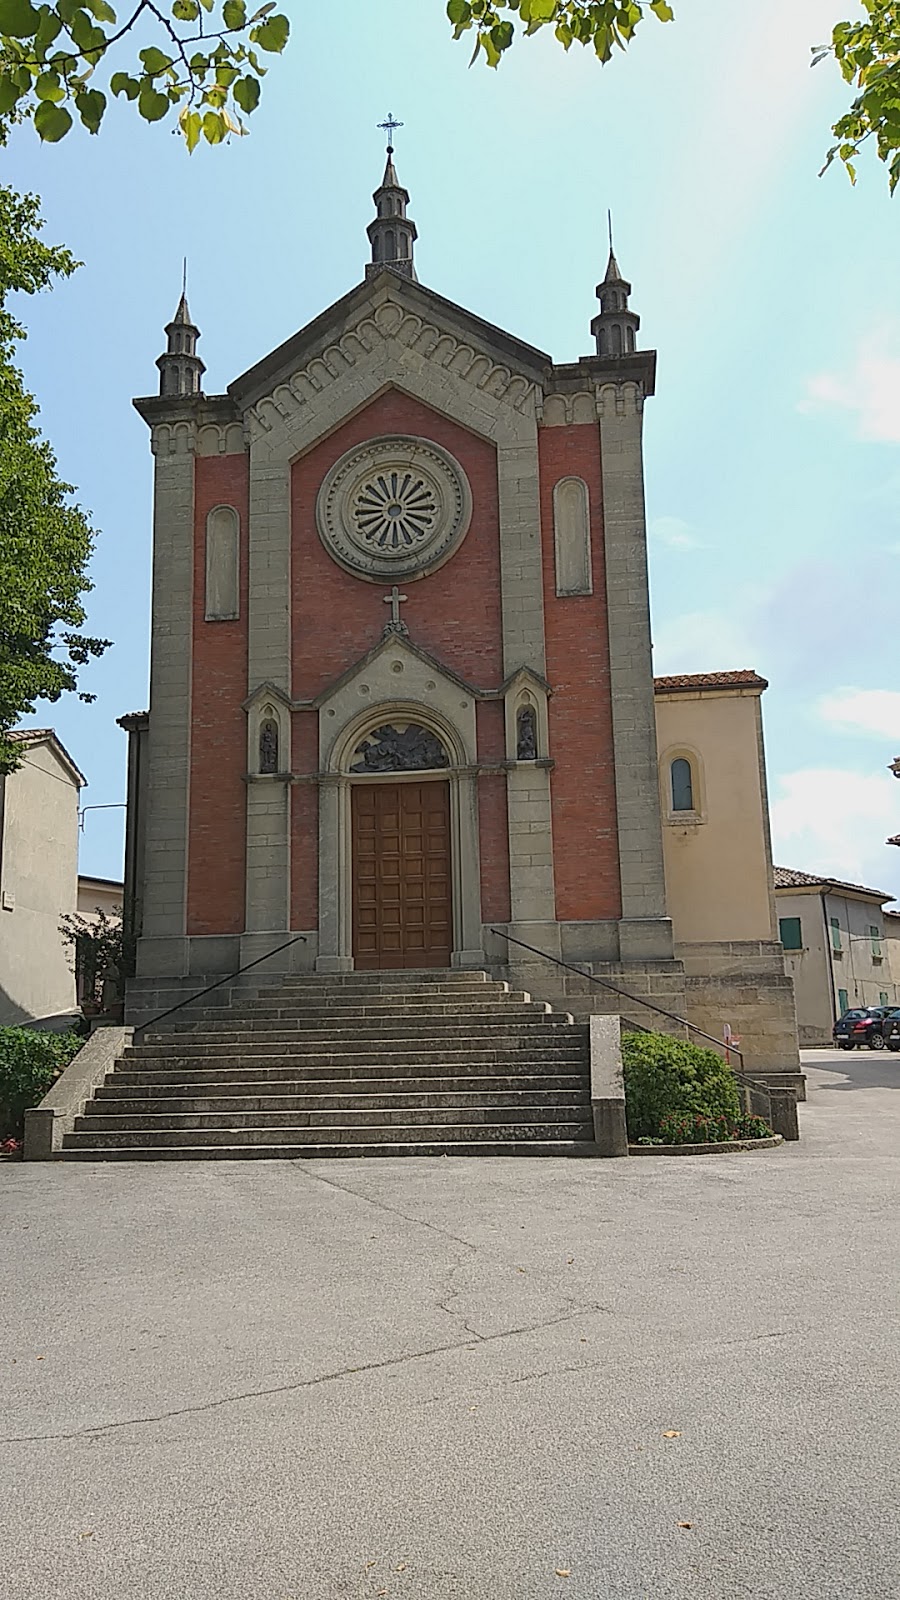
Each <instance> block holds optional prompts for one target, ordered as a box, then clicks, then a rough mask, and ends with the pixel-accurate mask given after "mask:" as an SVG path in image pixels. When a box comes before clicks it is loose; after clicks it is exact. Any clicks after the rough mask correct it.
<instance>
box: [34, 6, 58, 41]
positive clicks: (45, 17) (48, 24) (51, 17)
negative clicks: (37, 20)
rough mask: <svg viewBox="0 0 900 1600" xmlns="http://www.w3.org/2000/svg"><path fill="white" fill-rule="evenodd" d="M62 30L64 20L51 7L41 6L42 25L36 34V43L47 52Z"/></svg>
mask: <svg viewBox="0 0 900 1600" xmlns="http://www.w3.org/2000/svg"><path fill="white" fill-rule="evenodd" d="M61 29H62V19H61V18H60V17H59V16H57V14H56V12H55V11H53V10H52V9H51V7H50V6H41V25H40V27H39V28H38V31H37V33H36V34H35V43H36V44H37V45H39V46H40V48H41V49H42V50H46V49H47V47H48V46H49V45H51V44H52V43H53V41H54V39H55V38H56V37H57V36H58V34H59V33H60V30H61Z"/></svg>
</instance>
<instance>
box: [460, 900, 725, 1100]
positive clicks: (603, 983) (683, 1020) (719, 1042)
mask: <svg viewBox="0 0 900 1600" xmlns="http://www.w3.org/2000/svg"><path fill="white" fill-rule="evenodd" d="M490 931H491V933H496V934H499V936H500V938H501V939H506V941H507V943H508V944H517V945H519V947H520V948H521V949H522V950H530V951H531V953H532V955H535V956H541V957H542V958H543V960H544V961H552V962H553V965H554V966H555V967H565V969H566V971H567V972H575V973H577V974H578V976H579V978H587V981H588V983H598V984H599V985H600V987H601V988H603V989H610V990H611V991H612V993H613V994H617V995H621V997H622V999H623V1000H630V1001H632V1003H633V1004H634V1005H636V1006H643V1007H644V1009H645V1010H646V1011H655V1012H656V1013H657V1015H658V1016H660V1017H668V1018H669V1021H670V1022H677V1023H678V1025H679V1027H682V1028H688V1029H689V1030H690V1032H691V1033H696V1034H697V1035H698V1037H699V1038H701V1039H707V1040H708V1041H709V1043H710V1044H714V1045H715V1046H716V1048H717V1049H718V1050H722V1051H724V1052H725V1054H726V1055H728V1054H729V1053H730V1054H732V1055H736V1056H737V1057H738V1059H739V1061H740V1063H741V1076H743V1075H744V1071H743V1068H744V1054H743V1051H742V1050H739V1049H738V1047H737V1045H733V1044H726V1042H725V1041H724V1040H723V1039H716V1038H715V1037H714V1035H713V1034H711V1033H704V1031H703V1029H702V1028H698V1027H696V1026H695V1024H694V1023H693V1022H688V1019H687V1017H679V1016H677V1015H676V1013H675V1012H674V1011H667V1010H666V1009H665V1007H664V1006H655V1005H654V1004H653V1002H652V1001H651V1000H642V999H641V997H640V995H636V994H629V992H628V990H627V989H620V988H618V987H617V985H616V984H614V983H610V982H609V980H608V979H607V978H598V977H596V976H595V974H594V973H593V972H585V970H584V968H583V967H576V966H573V965H572V962H571V961H562V960H561V959H560V957H559V956H551V955H550V954H549V953H548V952H547V951H546V950H538V949H537V947H536V946H535V945H533V944H526V943H525V940H524V939H515V938H514V937H513V935H512V934H511V933H505V932H504V930H503V929H502V928H491V930H490ZM623 1020H624V1021H626V1022H627V1021H628V1020H629V1019H628V1018H627V1017H626V1018H624V1019H623ZM631 1026H632V1027H636V1028H637V1029H638V1031H639V1032H640V1033H652V1031H653V1030H652V1029H651V1028H645V1027H643V1025H642V1024H641V1023H640V1022H638V1023H631ZM729 1065H730V1062H729ZM732 1070H733V1069H732ZM748 1081H749V1080H748Z"/></svg>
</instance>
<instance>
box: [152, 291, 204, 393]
mask: <svg viewBox="0 0 900 1600" xmlns="http://www.w3.org/2000/svg"><path fill="white" fill-rule="evenodd" d="M199 337H200V329H199V328H197V327H195V325H194V323H193V322H192V321H191V313H190V310H189V307H188V303H187V269H186V266H185V275H184V281H183V283H182V289H181V299H180V300H179V302H178V309H177V310H176V312H175V315H174V317H173V318H172V321H171V322H169V323H167V324H166V343H167V348H166V352H165V355H161V356H160V357H159V359H158V361H157V363H156V365H157V366H158V368H159V392H160V394H162V395H170V396H174V395H188V394H199V393H200V386H201V383H202V381H203V374H204V372H205V371H206V367H205V366H204V364H203V362H202V361H201V360H200V357H199V356H198V354H197V340H198V339H199Z"/></svg>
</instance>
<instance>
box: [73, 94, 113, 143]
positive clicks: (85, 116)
mask: <svg viewBox="0 0 900 1600" xmlns="http://www.w3.org/2000/svg"><path fill="white" fill-rule="evenodd" d="M75 109H76V111H77V112H78V115H79V116H80V118H81V120H82V122H83V123H84V126H85V127H86V128H87V130H88V133H99V131H100V124H101V122H102V121H103V113H104V111H105V110H106V95H105V94H104V93H103V92H102V90H100V89H82V91H81V93H80V94H76V96H75Z"/></svg>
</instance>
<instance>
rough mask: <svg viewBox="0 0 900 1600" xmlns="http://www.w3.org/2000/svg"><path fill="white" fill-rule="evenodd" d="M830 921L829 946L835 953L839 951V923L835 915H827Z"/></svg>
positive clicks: (837, 953)
mask: <svg viewBox="0 0 900 1600" xmlns="http://www.w3.org/2000/svg"><path fill="white" fill-rule="evenodd" d="M828 920H829V922H830V923H831V948H832V950H833V951H834V952H835V954H836V955H839V954H840V951H841V925H840V922H839V921H838V919H837V917H829V918H828Z"/></svg>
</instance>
